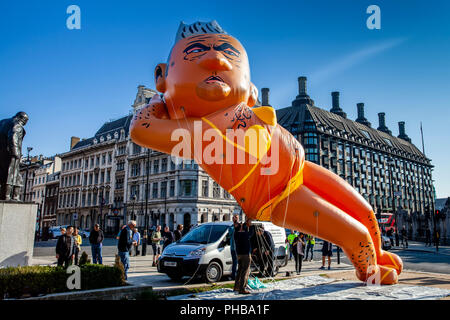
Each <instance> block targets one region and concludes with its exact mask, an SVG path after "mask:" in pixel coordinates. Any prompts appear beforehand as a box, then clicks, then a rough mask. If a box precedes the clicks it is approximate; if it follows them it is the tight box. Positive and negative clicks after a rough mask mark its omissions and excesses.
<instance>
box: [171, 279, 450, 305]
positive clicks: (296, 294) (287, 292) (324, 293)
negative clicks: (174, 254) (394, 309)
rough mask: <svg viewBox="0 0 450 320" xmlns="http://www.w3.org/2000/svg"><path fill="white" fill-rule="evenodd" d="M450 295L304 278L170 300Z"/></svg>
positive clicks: (438, 290) (427, 297)
mask: <svg viewBox="0 0 450 320" xmlns="http://www.w3.org/2000/svg"><path fill="white" fill-rule="evenodd" d="M447 296H450V290H449V289H442V288H436V287H424V286H411V285H404V284H398V285H392V286H367V285H364V284H363V283H361V282H360V281H349V280H339V279H334V278H329V277H323V276H317V275H312V276H303V277H297V278H294V279H288V280H282V281H278V282H272V283H268V284H267V288H264V289H259V290H252V293H251V294H249V295H239V294H236V293H234V292H233V290H232V289H218V290H211V291H207V292H202V293H197V294H186V295H179V296H174V297H169V298H168V300H436V299H441V298H445V297H447Z"/></svg>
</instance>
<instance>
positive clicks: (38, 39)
mask: <svg viewBox="0 0 450 320" xmlns="http://www.w3.org/2000/svg"><path fill="white" fill-rule="evenodd" d="M242 3H244V4H242ZM71 4H76V5H78V6H79V7H80V8H81V30H68V29H67V28H66V19H67V17H68V14H66V9H67V7H68V6H69V5H71ZM371 4H377V5H378V6H379V7H380V8H381V30H369V29H368V28H367V27H366V19H367V17H368V16H369V15H368V14H366V8H367V7H368V6H369V5H371ZM449 12H450V1H444V0H443V1H433V0H429V1H411V0H409V1H406V0H405V1H400V0H397V1H364V0H361V1H350V0H339V1H334V0H333V1H325V0H317V1H310V0H296V1H281V0H278V1H272V2H268V1H247V0H246V1H234V0H228V1H137V0H135V1H122V0H121V1H94V0H89V1H82V0H71V1H64V0H55V1H50V0H48V1H12V0H9V1H6V0H5V1H1V3H0V15H1V18H0V39H1V40H0V117H1V118H6V117H10V116H12V115H13V114H14V113H15V112H17V111H18V110H24V111H26V112H28V113H29V115H30V118H31V120H30V122H29V123H28V125H27V128H26V129H27V132H28V134H27V136H26V138H25V141H24V150H25V148H26V147H27V146H32V147H33V148H34V150H33V154H44V155H53V154H55V153H60V152H64V151H67V150H68V148H69V140H70V137H71V136H79V137H84V138H88V137H91V136H92V135H93V134H94V133H95V131H96V130H97V129H98V128H99V127H100V126H101V125H102V124H103V123H104V122H105V121H108V120H110V119H114V118H119V117H121V116H123V115H125V114H128V112H129V110H130V105H131V104H132V102H133V100H134V97H135V94H136V87H137V85H139V84H144V85H146V86H148V87H151V88H154V81H153V68H154V66H155V65H156V64H157V63H158V62H165V61H166V58H167V55H168V52H169V50H170V48H171V46H172V45H173V41H174V37H175V32H176V30H177V28H178V25H179V22H180V21H181V20H184V21H185V22H186V23H192V22H195V21H197V20H201V21H210V20H212V19H216V20H217V21H218V22H219V23H220V25H221V26H222V27H223V28H224V29H225V30H226V31H227V32H228V33H230V34H232V35H234V36H236V37H237V38H238V39H239V40H240V41H241V42H242V44H243V45H244V46H245V47H246V49H247V52H248V55H249V57H250V65H251V72H252V81H253V82H254V83H255V85H256V86H257V87H258V88H259V89H260V88H261V87H269V88H270V90H271V98H270V102H271V104H272V106H274V107H275V108H282V107H286V106H289V105H290V102H291V101H292V100H293V99H294V98H295V96H296V94H297V77H298V76H300V75H304V76H307V77H308V92H309V94H310V96H311V97H312V98H313V99H314V100H315V102H316V105H318V106H320V107H323V108H327V109H329V108H330V106H331V95H330V92H331V91H335V90H337V91H340V92H341V106H342V107H343V109H344V110H345V111H346V112H347V114H348V116H349V117H350V118H353V119H354V118H356V103H358V102H364V103H365V105H366V117H367V118H368V119H369V121H371V122H372V124H374V125H377V123H378V120H377V113H378V112H381V111H384V112H386V120H387V125H388V126H389V128H390V129H391V130H392V131H393V132H394V133H395V134H396V135H397V134H398V125H397V122H398V121H406V130H407V134H408V135H409V136H410V137H411V138H412V140H413V143H415V144H416V145H417V146H418V147H419V148H421V143H420V121H422V122H423V129H424V135H425V143H426V150H425V151H426V154H427V156H429V157H430V158H431V159H432V160H433V164H434V165H435V167H436V168H435V170H434V179H435V180H436V183H435V186H436V190H437V196H438V197H447V196H450V170H449V164H448V162H449V160H450V148H449V141H448V139H449V133H450V125H449V119H450V112H449V103H450V99H449V98H450V80H449V76H450V57H449V53H450V22H449V18H448V17H449Z"/></svg>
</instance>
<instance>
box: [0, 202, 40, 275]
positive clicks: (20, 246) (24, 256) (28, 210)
mask: <svg viewBox="0 0 450 320" xmlns="http://www.w3.org/2000/svg"><path fill="white" fill-rule="evenodd" d="M37 207H38V206H37V204H35V203H23V202H13V201H0V268H4V267H15V266H28V265H31V264H32V258H33V247H34V237H35V228H36V214H37Z"/></svg>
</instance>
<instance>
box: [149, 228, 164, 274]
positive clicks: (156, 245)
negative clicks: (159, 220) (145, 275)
mask: <svg viewBox="0 0 450 320" xmlns="http://www.w3.org/2000/svg"><path fill="white" fill-rule="evenodd" d="M161 240H162V237H161V226H160V225H158V226H156V230H155V231H153V232H152V236H151V241H152V249H153V264H152V267H155V266H156V262H157V261H158V258H159V256H160V255H161V252H162V247H161Z"/></svg>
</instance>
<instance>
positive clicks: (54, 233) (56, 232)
mask: <svg viewBox="0 0 450 320" xmlns="http://www.w3.org/2000/svg"><path fill="white" fill-rule="evenodd" d="M61 228H67V225H62V226H55V227H51V228H49V229H48V233H49V236H50V238H51V239H56V238H58V237H59V236H60V235H61Z"/></svg>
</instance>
